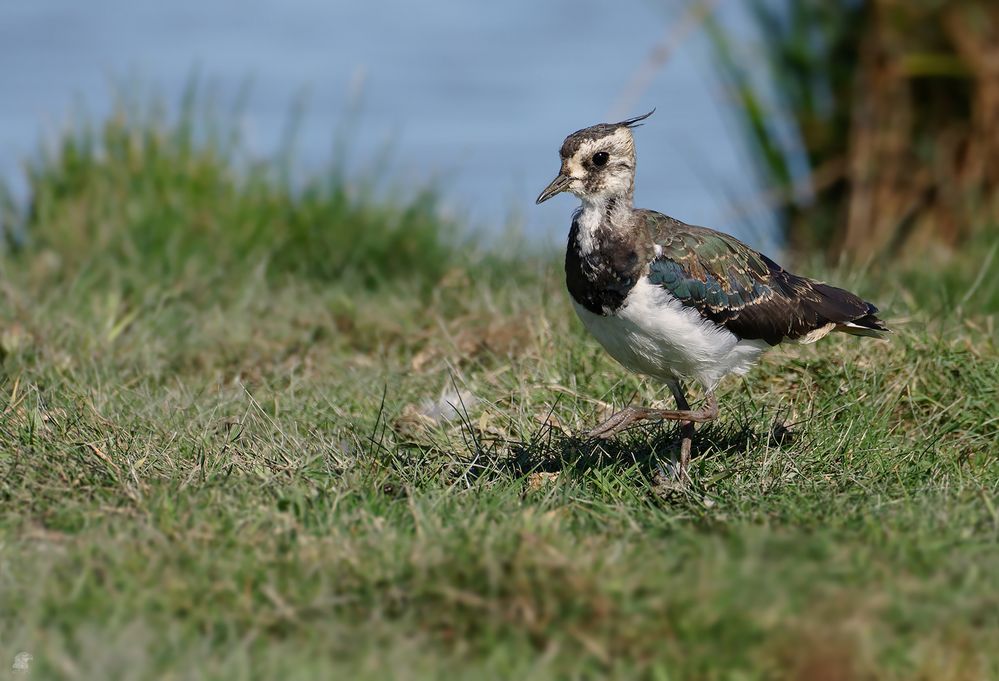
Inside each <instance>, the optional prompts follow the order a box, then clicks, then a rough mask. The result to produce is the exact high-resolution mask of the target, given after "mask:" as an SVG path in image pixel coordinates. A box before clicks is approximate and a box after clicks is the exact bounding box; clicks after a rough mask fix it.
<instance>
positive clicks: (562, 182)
mask: <svg viewBox="0 0 999 681" xmlns="http://www.w3.org/2000/svg"><path fill="white" fill-rule="evenodd" d="M570 182H572V178H571V177H569V176H568V175H566V174H565V173H559V175H558V177H556V178H555V179H554V180H552V182H551V184H549V185H548V186H547V187H545V190H544V191H543V192H541V193H540V194H538V200H537V201H535V203H544V202H545V201H547V200H548V199H550V198H551V197H553V196H555V195H556V194H561V193H562V192H564V191H566V190H567V189H569V183H570Z"/></svg>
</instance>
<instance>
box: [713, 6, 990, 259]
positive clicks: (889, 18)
mask: <svg viewBox="0 0 999 681" xmlns="http://www.w3.org/2000/svg"><path fill="white" fill-rule="evenodd" d="M747 4H748V5H749V6H750V7H751V11H752V14H753V17H754V23H755V26H756V28H757V30H758V33H759V39H760V46H761V47H760V50H759V53H758V54H750V55H748V58H747V45H746V44H745V43H744V41H742V42H740V40H739V39H738V38H737V37H734V36H733V35H732V34H731V32H729V31H726V29H725V27H724V26H723V25H722V24H721V23H720V22H719V21H718V20H717V19H708V21H707V25H708V31H709V34H710V36H711V42H712V47H713V51H714V57H715V62H716V64H717V66H718V68H719V70H720V71H721V73H722V74H723V75H724V77H725V80H726V81H727V82H728V84H729V86H730V88H731V94H732V96H733V97H734V98H735V100H736V104H737V106H736V107H734V108H733V110H734V114H735V116H736V117H737V118H738V120H739V123H740V126H741V128H742V130H743V132H744V136H745V138H746V140H747V142H748V143H749V145H750V148H751V150H752V155H753V158H754V159H755V162H756V167H757V169H758V172H759V173H760V174H761V175H762V176H763V177H764V178H765V183H766V184H767V185H768V186H770V187H772V188H773V190H772V192H771V193H770V194H769V195H768V196H767V199H768V200H769V201H771V202H772V203H773V205H774V207H775V208H776V209H777V211H778V215H779V220H780V224H781V226H782V229H783V231H784V232H785V234H786V237H787V242H788V244H789V245H790V246H791V248H792V249H793V250H795V251H796V252H798V253H799V254H800V253H803V252H812V251H815V250H820V251H822V252H824V253H826V254H827V255H828V256H830V257H832V258H837V257H839V256H840V254H844V255H845V256H847V257H848V258H849V259H851V260H853V261H860V262H865V261H870V260H871V259H873V258H876V257H877V256H881V255H893V256H894V255H899V254H910V255H911V254H919V255H922V254H926V253H928V252H930V251H931V250H933V249H936V248H937V247H940V246H942V247H945V249H946V250H950V249H955V248H958V247H960V246H961V245H962V244H964V243H966V242H967V241H968V240H969V239H972V238H974V237H976V236H977V235H979V234H982V233H984V232H986V231H990V233H992V234H995V233H996V228H997V224H999V222H997V221H999V3H995V2H994V1H992V0H907V1H904V2H901V1H898V0H777V1H775V0H749V1H748V2H747ZM760 69H762V71H763V72H762V73H761V72H760ZM802 166H803V167H802Z"/></svg>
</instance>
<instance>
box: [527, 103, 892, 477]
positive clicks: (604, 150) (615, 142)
mask: <svg viewBox="0 0 999 681" xmlns="http://www.w3.org/2000/svg"><path fill="white" fill-rule="evenodd" d="M654 111H655V110H653V111H650V112H649V113H647V114H645V115H643V116H638V117H635V118H631V119H628V120H625V121H621V122H620V123H602V124H600V125H594V126H591V127H589V128H583V129H582V130H577V131H576V132H574V133H572V134H571V135H569V136H568V137H566V138H565V142H563V144H562V148H561V150H560V151H559V156H560V157H561V162H562V167H561V170H560V171H559V174H558V176H557V177H556V178H555V179H554V180H553V181H552V182H551V184H549V185H548V186H547V187H546V188H545V190H544V191H543V192H541V194H540V196H538V199H537V203H541V202H543V201H547V200H548V199H550V198H552V197H553V196H555V195H556V194H560V193H562V192H569V193H571V194H574V195H575V196H577V197H579V199H581V201H582V205H581V206H580V207H579V208H578V209H577V210H576V211H575V213H574V214H573V216H572V227H571V229H570V230H569V243H568V247H567V248H566V253H565V279H566V285H567V287H568V289H569V294H570V296H571V297H572V303H573V307H575V309H576V313H577V314H578V315H579V318H580V319H581V320H582V322H583V325H584V326H585V327H586V328H587V329H588V330H589V332H590V333H591V334H593V335H594V336H595V337H596V339H597V340H598V341H599V342H600V344H601V345H602V346H603V347H604V349H605V350H607V352H608V353H609V354H610V355H611V357H613V358H614V359H615V360H617V361H618V362H619V363H621V364H622V365H624V366H625V367H627V368H628V369H630V370H632V371H634V372H637V373H639V374H644V375H646V376H649V377H651V378H653V379H655V380H658V381H662V382H663V383H665V384H666V385H667V386H669V389H670V391H671V392H672V393H673V397H674V399H675V400H676V407H677V408H676V409H675V410H672V409H657V408H651V407H635V406H628V407H626V408H624V409H622V410H621V411H619V412H617V413H615V414H614V415H613V416H611V417H610V418H608V419H607V420H606V421H604V422H603V423H601V424H600V425H598V426H597V427H596V428H594V429H593V430H592V431H590V433H589V435H590V436H591V437H595V438H608V437H611V436H613V435H614V434H616V433H618V432H620V431H621V430H622V429H624V428H627V427H628V426H630V425H632V424H634V423H636V422H639V421H643V420H646V419H669V420H677V421H680V422H681V446H680V459H679V462H678V463H679V468H678V470H676V473H677V474H678V475H679V476H680V477H681V479H682V478H686V476H687V468H688V466H689V462H690V453H691V443H692V438H693V435H694V423H697V422H705V421H711V420H713V419H714V418H716V417H717V416H718V401H717V399H716V398H715V389H716V388H717V386H718V384H719V382H720V381H721V380H722V378H724V377H725V376H727V375H729V374H744V373H746V372H747V371H748V370H749V369H750V367H752V365H753V364H754V363H755V362H756V361H757V360H758V359H759V358H760V356H761V355H762V354H763V353H764V352H766V351H767V350H769V349H770V348H772V347H774V346H776V345H779V344H780V343H783V342H794V343H813V342H815V341H817V340H819V339H820V338H822V337H823V336H825V335H827V334H829V333H830V332H833V331H841V332H844V333H848V334H853V335H855V336H870V337H875V338H884V337H885V335H886V334H887V333H888V332H889V330H888V327H887V326H886V325H885V323H884V322H883V321H882V320H881V319H879V318H878V317H877V312H878V308H876V307H875V306H874V305H873V304H871V303H869V302H867V301H865V300H863V299H862V298H860V297H858V296H856V295H854V294H853V293H850V292H849V291H845V290H843V289H841V288H836V287H835V286H830V285H828V284H824V283H821V282H818V281H813V280H812V279H808V278H806V277H802V276H799V275H796V274H792V273H791V272H788V271H787V270H785V269H784V268H783V267H781V266H780V265H778V264H777V263H776V262H774V261H773V260H771V259H770V258H768V257H767V256H765V255H763V254H762V253H759V252H757V251H755V250H754V249H752V248H750V247H749V246H747V245H746V244H744V243H742V242H741V241H739V240H738V239H736V238H735V237H732V236H729V235H728V234H724V233H722V232H717V231H715V230H712V229H707V228H705V227H695V226H693V225H688V224H686V223H684V222H681V221H680V220H677V219H675V218H671V217H669V216H667V215H663V214H662V213H657V212H655V211H651V210H644V209H640V208H635V207H634V205H633V195H634V188H635V141H634V137H633V135H632V129H633V128H634V127H636V126H637V125H638V124H639V123H640V122H641V121H643V120H645V119H646V118H648V117H649V116H651V115H652V113H653V112H654ZM690 381H696V382H697V383H700V384H701V386H703V388H704V391H705V394H706V400H705V404H704V406H702V407H701V408H699V409H691V407H690V405H689V404H688V403H687V396H686V393H685V391H684V388H683V384H684V383H685V382H690Z"/></svg>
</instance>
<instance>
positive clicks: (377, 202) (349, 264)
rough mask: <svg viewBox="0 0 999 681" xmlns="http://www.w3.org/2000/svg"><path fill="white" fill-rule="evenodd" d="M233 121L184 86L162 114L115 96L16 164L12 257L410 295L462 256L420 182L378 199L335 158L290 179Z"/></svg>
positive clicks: (464, 240)
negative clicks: (259, 270) (387, 288)
mask: <svg viewBox="0 0 999 681" xmlns="http://www.w3.org/2000/svg"><path fill="white" fill-rule="evenodd" d="M237 115H238V113H237ZM236 117H237V116H233V115H232V114H231V113H227V114H225V115H223V114H221V113H220V112H218V111H216V110H213V109H212V107H211V106H210V105H209V104H207V103H206V101H205V98H204V97H202V96H201V94H200V93H199V92H198V88H197V86H192V87H191V88H189V91H188V94H187V95H186V97H185V99H184V102H183V105H182V106H181V107H180V113H179V114H178V115H176V116H173V117H171V116H170V115H168V114H166V113H165V107H164V106H162V105H161V104H156V105H154V106H148V105H147V106H141V105H137V104H135V103H132V102H129V101H128V100H126V98H124V97H119V98H118V100H117V101H116V104H115V107H114V112H113V114H112V115H111V116H110V117H109V118H108V119H107V120H105V121H103V122H100V123H92V122H84V123H80V124H78V125H77V126H76V128H75V129H74V130H71V131H68V132H66V133H65V134H63V135H62V136H61V137H60V138H59V140H58V141H57V143H56V144H55V145H53V146H52V147H51V148H48V149H45V150H44V151H43V153H42V154H41V155H40V156H39V157H38V158H37V160H35V161H34V162H33V163H32V164H31V165H30V167H29V171H28V179H29V187H30V195H31V201H30V207H29V210H28V211H27V215H26V216H24V219H23V225H22V226H21V229H19V230H17V231H15V230H13V229H10V228H8V229H7V230H6V233H7V234H8V235H10V234H14V233H16V234H19V235H20V236H19V238H18V239H16V240H14V241H15V243H14V246H15V247H14V249H13V250H14V251H15V252H20V251H24V250H25V249H30V250H37V249H41V250H45V251H48V252H51V253H53V254H55V255H56V256H57V257H58V259H59V261H60V263H61V265H62V267H63V268H64V271H65V272H67V273H68V274H72V273H74V272H78V271H81V270H86V271H94V270H97V271H100V270H102V269H109V268H110V269H114V270H115V271H116V272H117V273H118V274H119V275H121V274H122V273H127V272H129V271H131V272H134V273H135V274H136V276H137V277H138V278H141V279H148V278H150V277H152V278H154V279H155V278H158V279H170V278H176V277H179V276H183V275H184V274H185V272H191V271H192V270H197V271H200V272H211V273H216V274H219V275H222V276H226V277H232V276H239V271H240V270H245V269H247V268H249V269H253V268H255V267H258V266H263V267H265V268H266V271H267V273H268V276H270V277H272V278H273V277H281V276H285V275H295V276H303V277H307V278H313V279H316V280H318V281H334V280H343V281H351V282H353V283H355V284H358V285H363V286H366V287H375V286H378V285H380V284H381V283H384V282H386V281H411V282H417V283H419V285H420V286H421V287H422V288H424V289H429V288H430V287H432V285H433V284H434V283H435V282H437V281H439V280H440V279H441V277H443V276H444V274H445V273H446V272H448V271H449V270H450V269H451V268H452V267H453V266H454V265H455V263H456V260H457V258H458V254H459V253H461V257H462V258H468V257H472V254H470V251H471V250H473V249H472V243H473V242H472V240H471V236H470V235H468V234H467V230H465V231H462V230H461V229H460V227H459V225H458V224H457V223H456V221H454V220H449V219H447V218H444V217H443V211H442V210H441V208H440V205H439V201H438V197H437V194H436V192H435V191H434V189H433V188H432V187H423V188H420V189H418V190H416V191H407V192H389V191H386V190H385V189H384V188H381V189H380V188H379V186H378V182H376V181H371V182H365V181H363V180H357V179H356V178H351V179H348V177H346V176H345V174H344V173H343V172H342V168H341V165H342V164H337V163H332V164H330V167H329V169H328V170H326V171H324V172H318V173H316V174H314V175H312V176H310V177H306V178H304V179H303V180H301V181H299V182H295V181H293V179H292V178H291V177H290V174H289V173H287V172H284V171H283V170H282V169H283V168H286V167H287V164H288V161H287V159H282V160H281V162H278V159H269V158H253V156H252V154H251V153H250V151H249V149H248V148H247V146H248V145H247V144H246V143H245V141H244V140H243V138H242V136H241V135H240V134H239V130H238V127H237V126H236V124H235V123H234V122H233V121H234V120H235V118H236ZM3 196H4V193H0V199H2V198H3ZM5 214H6V215H7V216H8V217H7V218H6V219H7V221H8V222H10V221H11V210H7V211H5ZM8 227H9V226H8Z"/></svg>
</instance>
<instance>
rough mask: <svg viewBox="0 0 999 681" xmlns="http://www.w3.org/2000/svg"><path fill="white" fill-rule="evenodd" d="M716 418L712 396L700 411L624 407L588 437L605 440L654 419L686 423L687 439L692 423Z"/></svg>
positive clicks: (716, 405)
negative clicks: (634, 424)
mask: <svg viewBox="0 0 999 681" xmlns="http://www.w3.org/2000/svg"><path fill="white" fill-rule="evenodd" d="M716 416H718V402H717V400H715V397H714V395H709V397H708V402H707V404H706V405H704V406H703V407H701V408H700V409H653V408H651V407H625V408H624V409H622V410H621V411H619V412H617V413H616V414H614V415H612V416H611V417H610V418H609V419H607V420H606V421H604V422H603V423H601V424H600V425H599V426H597V427H596V428H594V429H593V430H591V431H590V432H589V433H588V436H589V437H592V438H601V439H605V438H609V437H612V436H613V435H615V434H617V433H620V432H621V431H622V430H624V429H625V428H627V427H628V426H630V425H632V424H633V423H638V422H639V421H648V420H650V419H656V420H660V421H686V422H688V423H686V424H684V426H685V427H686V426H688V425H689V426H690V431H689V432H690V435H686V434H685V435H684V437H685V438H689V437H692V435H693V428H694V425H693V424H694V423H698V422H704V421H711V420H712V419H714V418H715V417H716ZM685 433H686V431H685ZM681 454H682V452H681ZM689 458H690V445H689V443H688V445H687V459H689ZM682 459H683V457H682V456H681V460H682Z"/></svg>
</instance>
